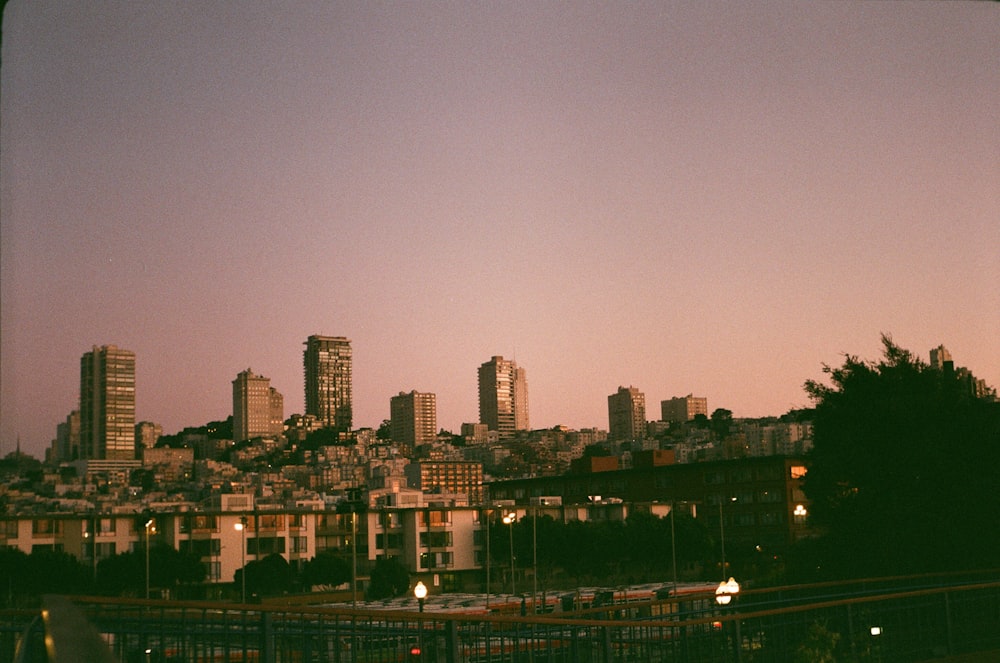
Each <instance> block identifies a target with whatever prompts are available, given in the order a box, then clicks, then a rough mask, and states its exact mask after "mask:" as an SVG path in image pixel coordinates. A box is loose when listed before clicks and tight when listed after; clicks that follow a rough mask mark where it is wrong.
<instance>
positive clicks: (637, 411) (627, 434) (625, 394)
mask: <svg viewBox="0 0 1000 663" xmlns="http://www.w3.org/2000/svg"><path fill="white" fill-rule="evenodd" d="M645 434H646V395H645V394H643V393H642V392H641V391H639V390H638V389H636V388H635V387H631V386H630V387H628V388H626V387H618V391H617V393H614V394H611V395H610V396H608V439H609V440H610V441H612V442H620V441H622V440H641V439H643V438H644V437H645Z"/></svg>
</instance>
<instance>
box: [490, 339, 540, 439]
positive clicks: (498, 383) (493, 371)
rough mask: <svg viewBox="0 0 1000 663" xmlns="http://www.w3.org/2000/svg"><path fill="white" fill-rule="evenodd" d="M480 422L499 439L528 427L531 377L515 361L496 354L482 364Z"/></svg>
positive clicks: (511, 435) (508, 436)
mask: <svg viewBox="0 0 1000 663" xmlns="http://www.w3.org/2000/svg"><path fill="white" fill-rule="evenodd" d="M479 422H480V423H483V424H486V425H487V426H488V427H489V430H495V431H497V435H498V437H499V438H500V439H507V438H511V437H513V436H514V432H515V431H519V430H529V425H528V378H527V374H526V372H525V370H524V369H523V368H518V365H517V364H516V363H515V362H513V361H509V360H507V359H504V358H503V357H499V356H497V357H493V358H492V359H490V360H489V361H488V362H486V363H485V364H483V365H481V366H480V367H479Z"/></svg>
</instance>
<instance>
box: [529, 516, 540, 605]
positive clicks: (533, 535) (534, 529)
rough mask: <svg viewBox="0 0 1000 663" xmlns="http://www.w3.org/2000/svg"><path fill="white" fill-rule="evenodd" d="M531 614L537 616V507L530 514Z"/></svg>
mask: <svg viewBox="0 0 1000 663" xmlns="http://www.w3.org/2000/svg"><path fill="white" fill-rule="evenodd" d="M531 612H532V613H534V614H536V615H537V614H538V506H537V505H536V506H535V509H534V510H533V511H532V512H531Z"/></svg>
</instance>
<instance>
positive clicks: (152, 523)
mask: <svg viewBox="0 0 1000 663" xmlns="http://www.w3.org/2000/svg"><path fill="white" fill-rule="evenodd" d="M145 529H146V598H147V599H148V598H149V535H150V534H156V520H154V519H153V518H150V519H149V520H147V521H146V524H145Z"/></svg>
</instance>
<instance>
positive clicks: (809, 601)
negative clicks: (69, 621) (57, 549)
mask: <svg viewBox="0 0 1000 663" xmlns="http://www.w3.org/2000/svg"><path fill="white" fill-rule="evenodd" d="M907 584H908V585H909V586H907V587H900V585H899V583H896V584H891V583H889V584H884V583H883V584H880V583H871V582H870V583H869V584H868V589H860V588H859V587H858V586H854V587H853V588H850V587H847V588H845V587H844V586H843V585H840V586H832V585H831V586H809V587H789V588H779V589H768V590H760V591H758V592H746V593H745V595H741V597H740V599H739V600H738V601H736V602H734V603H733V604H730V606H728V607H727V608H725V609H721V608H719V607H718V606H717V605H715V602H714V597H713V596H711V595H708V594H706V595H698V596H688V597H684V598H683V599H681V600H678V599H666V600H661V601H648V602H644V603H629V604H617V605H611V606H606V607H602V608H599V609H592V610H589V611H586V612H584V613H561V614H559V613H556V614H548V615H528V616H523V617H522V616H520V615H490V616H485V615H481V614H479V615H477V614H465V615H463V614H444V613H433V612H427V613H417V612H407V611H372V610H361V609H358V610H352V609H348V608H334V607H328V608H315V607H287V606H284V607H279V606H264V605H261V606H257V605H255V606H245V605H233V604H219V603H213V604H207V603H178V602H160V601H140V600H112V599H98V598H75V599H73V603H74V604H75V605H76V606H78V607H79V608H80V610H81V611H82V613H83V614H85V615H86V617H87V621H88V622H89V623H90V624H91V625H93V627H94V628H95V629H96V630H97V631H98V632H100V633H101V634H102V636H103V640H104V642H105V643H107V648H108V650H110V652H111V653H112V655H113V660H115V661H120V662H121V663H139V662H140V661H141V662H144V663H148V662H152V661H159V662H166V661H178V662H180V661H184V662H185V663H188V662H190V663H208V662H210V661H211V662H213V663H215V662H226V663H250V662H253V663H257V662H260V663H389V662H392V661H413V660H418V661H433V662H435V663H617V662H619V661H621V662H625V661H636V662H639V661H642V662H646V661H653V662H662V663H694V662H705V663H714V662H720V663H722V662H734V661H735V662H739V663H748V662H752V663H769V662H774V663H786V662H788V661H794V660H808V658H807V657H808V656H809V652H816V651H819V650H823V651H827V652H828V653H830V654H831V655H833V656H834V658H835V660H837V661H924V660H931V659H934V658H939V657H942V656H947V655H958V654H968V653H973V652H984V651H992V650H1000V581H994V582H978V583H967V584H953V583H944V584H939V585H938V586H926V585H925V584H921V583H907ZM26 616H27V615H23V614H22V619H23V618H24V617H26ZM0 618H2V620H0V621H2V622H3V623H2V624H0V625H2V626H3V627H4V628H2V629H0V661H6V660H13V659H8V658H7V657H6V652H8V651H10V649H9V648H8V647H7V645H6V644H5V642H4V638H6V637H7V636H8V634H9V633H11V632H13V631H16V630H17V629H15V628H9V625H8V622H7V621H6V620H7V619H8V614H7V613H4V614H2V615H0ZM21 627H22V628H21V631H23V628H24V623H23V622H22V623H21ZM415 652H419V653H415ZM803 657H806V658H803ZM26 660H27V659H26ZM76 660H82V659H73V658H65V659H63V658H59V659H56V660H53V661H51V663H72V662H73V661H76Z"/></svg>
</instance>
